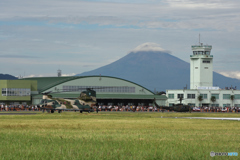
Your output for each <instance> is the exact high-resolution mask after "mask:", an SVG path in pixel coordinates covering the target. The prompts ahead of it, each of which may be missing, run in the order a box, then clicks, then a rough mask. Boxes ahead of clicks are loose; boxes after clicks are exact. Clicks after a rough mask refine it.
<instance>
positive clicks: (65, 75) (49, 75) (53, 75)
mask: <svg viewBox="0 0 240 160" xmlns="http://www.w3.org/2000/svg"><path fill="white" fill-rule="evenodd" d="M74 75H76V73H69V74H62V77H68V76H74ZM56 76H57V74H56V73H54V74H49V73H47V74H38V75H36V74H31V75H27V76H25V77H24V78H31V77H56Z"/></svg>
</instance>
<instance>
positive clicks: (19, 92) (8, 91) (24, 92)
mask: <svg viewBox="0 0 240 160" xmlns="http://www.w3.org/2000/svg"><path fill="white" fill-rule="evenodd" d="M30 95H31V89H29V88H2V96H30Z"/></svg>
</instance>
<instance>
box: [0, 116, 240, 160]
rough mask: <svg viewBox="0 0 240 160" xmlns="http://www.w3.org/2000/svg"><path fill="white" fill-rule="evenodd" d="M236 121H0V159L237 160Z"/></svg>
mask: <svg viewBox="0 0 240 160" xmlns="http://www.w3.org/2000/svg"><path fill="white" fill-rule="evenodd" d="M161 116H162V117H189V116H192V117H200V116H201V117H240V114H236V113H235V114H232V113H132V112H129V113H128V112H118V113H117V112H100V113H98V114H96V113H90V114H88V113H86V114H85V113H84V114H80V113H75V112H64V113H61V114H58V113H54V114H48V113H39V114H36V115H0V121H1V122H0V159H1V160H4V159H6V160H8V159H136V160H141V159H166V160H167V159H239V156H237V157H226V156H225V157H210V152H211V151H215V152H238V154H239V153H240V132H239V131H240V121H227V120H199V119H175V118H161Z"/></svg>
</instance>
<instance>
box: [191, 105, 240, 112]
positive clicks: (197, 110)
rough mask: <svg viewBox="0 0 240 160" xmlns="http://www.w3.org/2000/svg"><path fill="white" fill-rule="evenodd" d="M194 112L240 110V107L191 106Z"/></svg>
mask: <svg viewBox="0 0 240 160" xmlns="http://www.w3.org/2000/svg"><path fill="white" fill-rule="evenodd" d="M193 111H196V112H240V107H206V106H202V107H193Z"/></svg>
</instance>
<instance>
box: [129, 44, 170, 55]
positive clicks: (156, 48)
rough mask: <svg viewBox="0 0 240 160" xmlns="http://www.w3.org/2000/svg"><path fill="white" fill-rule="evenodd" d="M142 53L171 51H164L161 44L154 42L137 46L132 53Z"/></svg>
mask: <svg viewBox="0 0 240 160" xmlns="http://www.w3.org/2000/svg"><path fill="white" fill-rule="evenodd" d="M141 51H145V52H148V51H154V52H165V53H170V51H167V50H165V49H162V48H161V47H160V45H159V44H156V43H152V42H146V43H143V44H141V45H139V46H137V47H136V48H134V49H133V50H132V51H131V52H133V53H137V52H141Z"/></svg>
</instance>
